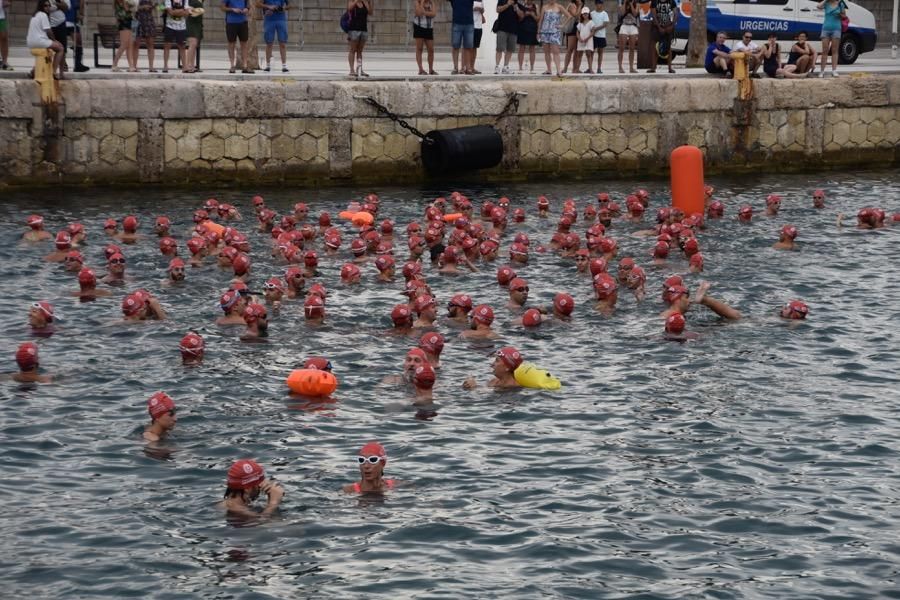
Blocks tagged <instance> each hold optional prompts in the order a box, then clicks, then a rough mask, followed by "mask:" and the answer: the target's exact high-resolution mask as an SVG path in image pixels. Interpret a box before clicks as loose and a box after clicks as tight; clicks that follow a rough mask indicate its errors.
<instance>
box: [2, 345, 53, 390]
mask: <svg viewBox="0 0 900 600" xmlns="http://www.w3.org/2000/svg"><path fill="white" fill-rule="evenodd" d="M16 364H17V365H18V366H19V372H18V373H13V374H12V375H10V376H9V377H10V379H12V380H13V381H16V382H18V383H50V381H51V377H50V376H49V375H41V374H39V373H38V347H37V344H35V343H34V342H25V343H24V344H21V345H20V346H19V348H18V350H16Z"/></svg>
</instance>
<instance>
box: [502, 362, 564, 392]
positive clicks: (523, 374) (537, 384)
mask: <svg viewBox="0 0 900 600" xmlns="http://www.w3.org/2000/svg"><path fill="white" fill-rule="evenodd" d="M513 377H514V378H515V379H516V383H518V384H519V385H521V386H522V387H527V388H536V389H540V390H558V389H560V388H561V387H562V382H561V381H560V380H559V379H557V378H556V377H553V376H552V375H550V373H549V372H548V371H545V370H544V369H539V368H537V366H536V365H533V364H531V363H522V364H521V365H519V366H518V367H517V368H516V370H515V371H513Z"/></svg>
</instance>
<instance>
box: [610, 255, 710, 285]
mask: <svg viewBox="0 0 900 600" xmlns="http://www.w3.org/2000/svg"><path fill="white" fill-rule="evenodd" d="M694 256H699V254H695V255H694ZM645 281H647V275H646V274H645V273H644V270H643V269H642V268H640V267H634V268H633V269H631V270H630V271H628V277H627V281H626V284H627V285H628V287H629V288H631V289H637V288H639V287H640V286H642V285H644V282H645Z"/></svg>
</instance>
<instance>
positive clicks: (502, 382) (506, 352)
mask: <svg viewBox="0 0 900 600" xmlns="http://www.w3.org/2000/svg"><path fill="white" fill-rule="evenodd" d="M522 361H523V358H522V355H521V354H520V353H519V351H518V350H516V349H515V348H513V347H511V346H507V347H505V348H500V349H499V350H497V353H496V355H495V356H494V363H493V366H492V369H493V372H494V378H493V379H491V380H490V381H489V382H488V384H487V385H488V386H489V387H493V388H497V389H504V388H519V387H522V386H520V385H519V383H518V382H517V381H516V378H515V377H514V376H513V373H515V371H516V369H517V368H519V365H521V364H522ZM476 387H478V384H477V383H476V381H475V378H474V377H469V378H467V379H466V380H465V381H464V382H463V389H464V390H474V389H475V388H476Z"/></svg>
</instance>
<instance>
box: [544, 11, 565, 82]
mask: <svg viewBox="0 0 900 600" xmlns="http://www.w3.org/2000/svg"><path fill="white" fill-rule="evenodd" d="M565 14H566V13H565V11H564V10H563V7H562V6H560V4H559V3H558V2H557V1H556V0H547V2H546V4H544V6H543V8H541V18H540V21H539V22H538V41H539V42H540V43H541V44H542V45H543V47H544V61H545V62H546V63H547V70H546V71H544V75H550V74H551V73H550V60H551V59H552V60H553V65H554V66H555V67H556V76H557V77H561V76H562V74H561V73H560V71H559V47H560V46H562V45H563V35H562V29H561V27H562V22H563V19H564V15H565Z"/></svg>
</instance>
